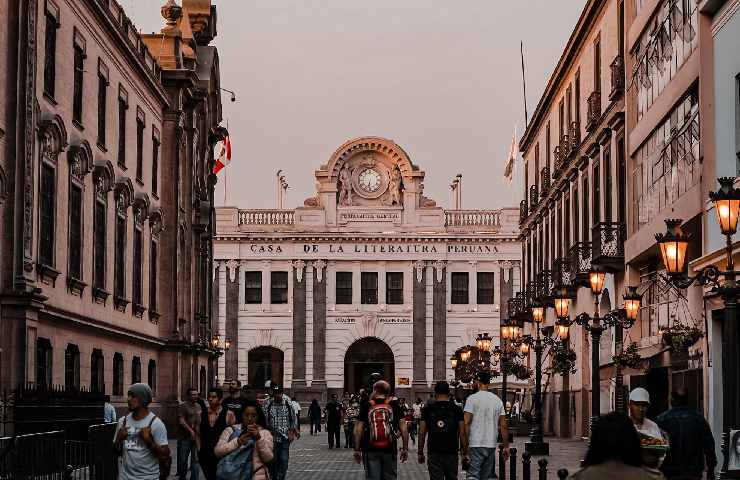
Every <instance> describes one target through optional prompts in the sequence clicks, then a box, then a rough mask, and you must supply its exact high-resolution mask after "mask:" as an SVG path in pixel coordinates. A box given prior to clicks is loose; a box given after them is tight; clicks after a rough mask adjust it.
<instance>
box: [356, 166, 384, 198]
mask: <svg viewBox="0 0 740 480" xmlns="http://www.w3.org/2000/svg"><path fill="white" fill-rule="evenodd" d="M357 180H358V183H359V184H360V187H362V189H363V190H365V191H366V192H368V193H373V192H376V191H377V190H378V189H379V188H380V173H378V172H377V171H376V170H373V169H372V168H366V169H365V170H363V171H362V172H360V176H359V177H357Z"/></svg>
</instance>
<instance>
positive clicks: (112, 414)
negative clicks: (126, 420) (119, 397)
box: [103, 395, 116, 423]
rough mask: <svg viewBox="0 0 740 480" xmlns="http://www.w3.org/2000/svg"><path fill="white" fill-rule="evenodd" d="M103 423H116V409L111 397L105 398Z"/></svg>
mask: <svg viewBox="0 0 740 480" xmlns="http://www.w3.org/2000/svg"><path fill="white" fill-rule="evenodd" d="M103 421H104V422H105V423H113V422H115V421H116V409H115V407H113V405H111V403H110V395H106V396H105V403H104V404H103Z"/></svg>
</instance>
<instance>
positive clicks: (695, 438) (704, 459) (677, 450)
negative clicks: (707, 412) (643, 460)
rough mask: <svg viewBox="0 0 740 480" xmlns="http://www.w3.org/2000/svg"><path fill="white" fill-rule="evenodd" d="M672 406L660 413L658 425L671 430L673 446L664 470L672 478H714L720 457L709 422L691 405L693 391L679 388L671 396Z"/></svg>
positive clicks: (664, 462)
mask: <svg viewBox="0 0 740 480" xmlns="http://www.w3.org/2000/svg"><path fill="white" fill-rule="evenodd" d="M671 405H672V408H671V409H670V410H668V411H666V412H663V413H662V414H660V415H659V416H658V418H657V420H658V426H659V427H660V428H661V429H662V430H664V431H665V432H666V433H668V439H669V440H670V442H671V448H670V450H668V455H667V456H666V457H665V460H663V464H662V465H661V467H660V470H661V471H662V472H663V474H664V475H665V476H666V478H668V479H669V480H699V479H701V478H702V475H703V474H704V470H705V467H706V478H714V468H715V467H716V465H717V456H716V454H715V452H714V437H713V436H712V430H711V429H710V428H709V424H708V423H707V421H706V420H705V419H704V417H703V416H702V415H701V414H700V413H699V412H697V411H696V410H695V409H693V408H691V407H689V393H688V391H687V390H686V389H685V388H679V389H677V390H675V391H674V392H673V394H672V395H671Z"/></svg>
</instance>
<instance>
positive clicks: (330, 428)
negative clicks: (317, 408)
mask: <svg viewBox="0 0 740 480" xmlns="http://www.w3.org/2000/svg"><path fill="white" fill-rule="evenodd" d="M343 410H344V409H343V408H342V404H341V403H339V399H338V398H337V394H336V393H332V395H331V400H329V402H328V403H327V404H326V406H325V407H324V412H326V431H327V433H328V434H329V449H332V448H334V444H335V443H336V444H337V448H342V446H341V445H340V442H339V430H340V427H341V425H342V412H343Z"/></svg>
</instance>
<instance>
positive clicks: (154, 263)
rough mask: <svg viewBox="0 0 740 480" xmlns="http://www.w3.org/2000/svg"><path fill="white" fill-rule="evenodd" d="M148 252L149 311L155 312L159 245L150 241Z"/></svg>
mask: <svg viewBox="0 0 740 480" xmlns="http://www.w3.org/2000/svg"><path fill="white" fill-rule="evenodd" d="M151 250H152V251H151V252H149V311H150V312H156V311H157V272H158V271H159V263H158V262H159V244H158V243H157V242H156V241H154V240H152V246H151Z"/></svg>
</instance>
